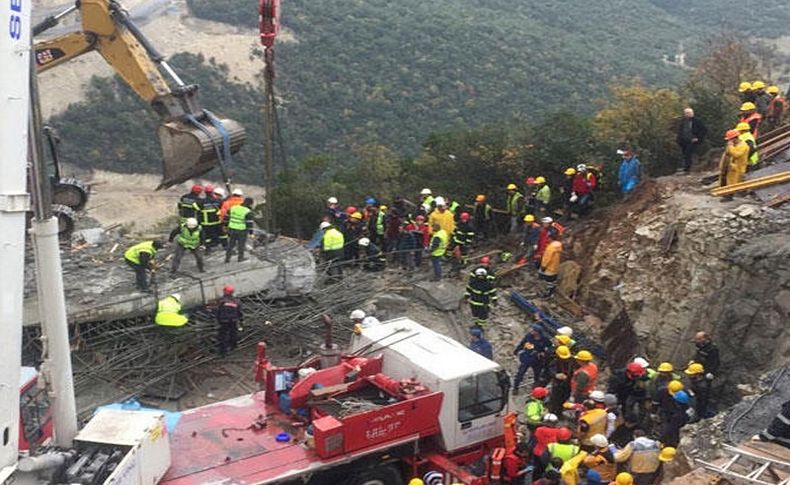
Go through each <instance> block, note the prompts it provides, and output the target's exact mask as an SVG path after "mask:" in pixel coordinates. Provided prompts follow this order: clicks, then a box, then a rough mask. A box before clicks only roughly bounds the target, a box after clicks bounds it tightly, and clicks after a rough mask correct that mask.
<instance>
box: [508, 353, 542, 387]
mask: <svg viewBox="0 0 790 485" xmlns="http://www.w3.org/2000/svg"><path fill="white" fill-rule="evenodd" d="M530 368H531V369H532V379H533V386H539V385H540V382H541V376H542V375H543V361H541V360H540V359H528V360H521V361H520V363H519V365H518V371H516V377H515V378H514V379H513V389H518V387H519V386H520V385H521V382H522V381H523V380H524V376H526V374H527V370H529V369H530Z"/></svg>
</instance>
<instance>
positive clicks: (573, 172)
mask: <svg viewBox="0 0 790 485" xmlns="http://www.w3.org/2000/svg"><path fill="white" fill-rule="evenodd" d="M564 173H565V175H576V169H575V168H573V167H571V168H566V169H565V172H564Z"/></svg>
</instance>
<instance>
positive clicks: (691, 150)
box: [680, 142, 697, 173]
mask: <svg viewBox="0 0 790 485" xmlns="http://www.w3.org/2000/svg"><path fill="white" fill-rule="evenodd" d="M680 150H681V151H682V152H683V170H684V171H685V172H686V173H688V172H690V171H691V164H692V163H694V155H696V153H697V143H691V142H689V143H683V144H681V145H680Z"/></svg>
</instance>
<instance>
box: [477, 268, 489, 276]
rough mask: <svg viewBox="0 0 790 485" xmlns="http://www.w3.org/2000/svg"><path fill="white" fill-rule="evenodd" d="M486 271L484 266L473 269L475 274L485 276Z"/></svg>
mask: <svg viewBox="0 0 790 485" xmlns="http://www.w3.org/2000/svg"><path fill="white" fill-rule="evenodd" d="M487 275H488V271H487V270H486V269H485V268H477V269H476V270H475V276H487Z"/></svg>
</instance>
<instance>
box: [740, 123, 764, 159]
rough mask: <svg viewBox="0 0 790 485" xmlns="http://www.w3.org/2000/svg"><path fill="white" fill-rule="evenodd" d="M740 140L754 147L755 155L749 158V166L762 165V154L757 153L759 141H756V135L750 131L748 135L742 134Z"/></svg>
mask: <svg viewBox="0 0 790 485" xmlns="http://www.w3.org/2000/svg"><path fill="white" fill-rule="evenodd" d="M738 138H740V140H741V141H742V142H744V143H746V142H747V141H750V142H752V144H753V145H754V153H752V154H751V156H749V165H757V164H758V163H760V154H759V153H758V151H757V141H756V140H755V139H754V135H752V133H751V132H750V131H747V132H746V133H741V136H739V137H738Z"/></svg>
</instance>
